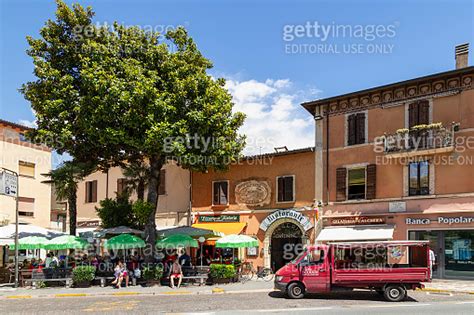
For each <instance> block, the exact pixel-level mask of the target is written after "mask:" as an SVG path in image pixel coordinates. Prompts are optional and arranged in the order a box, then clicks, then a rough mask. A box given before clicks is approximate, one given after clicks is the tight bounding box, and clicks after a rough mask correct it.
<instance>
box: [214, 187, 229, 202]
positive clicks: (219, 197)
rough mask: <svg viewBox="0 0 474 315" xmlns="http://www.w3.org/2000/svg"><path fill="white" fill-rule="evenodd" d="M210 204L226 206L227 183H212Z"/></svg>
mask: <svg viewBox="0 0 474 315" xmlns="http://www.w3.org/2000/svg"><path fill="white" fill-rule="evenodd" d="M212 195H213V199H212V204H213V205H227V204H228V203H229V182H228V181H219V182H213V183H212Z"/></svg>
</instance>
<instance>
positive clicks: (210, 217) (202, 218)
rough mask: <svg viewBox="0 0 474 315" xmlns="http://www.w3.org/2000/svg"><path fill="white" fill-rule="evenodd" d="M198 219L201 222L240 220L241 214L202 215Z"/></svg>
mask: <svg viewBox="0 0 474 315" xmlns="http://www.w3.org/2000/svg"><path fill="white" fill-rule="evenodd" d="M198 220H199V222H201V223H214V222H240V215H238V214H221V215H200V216H199V217H198Z"/></svg>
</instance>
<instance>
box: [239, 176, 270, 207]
mask: <svg viewBox="0 0 474 315" xmlns="http://www.w3.org/2000/svg"><path fill="white" fill-rule="evenodd" d="M270 198H271V188H270V185H269V184H268V182H266V181H257V180H249V181H245V182H241V183H239V184H237V186H235V200H236V202H237V203H238V204H242V205H247V206H252V207H257V206H264V205H267V204H269V203H270Z"/></svg>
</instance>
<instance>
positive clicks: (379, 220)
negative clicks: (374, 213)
mask: <svg viewBox="0 0 474 315" xmlns="http://www.w3.org/2000/svg"><path fill="white" fill-rule="evenodd" d="M367 224H385V217H361V216H355V217H344V218H334V219H331V225H367Z"/></svg>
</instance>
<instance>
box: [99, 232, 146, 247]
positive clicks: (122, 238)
mask: <svg viewBox="0 0 474 315" xmlns="http://www.w3.org/2000/svg"><path fill="white" fill-rule="evenodd" d="M104 247H105V248H107V249H129V248H142V247H145V241H144V240H142V239H141V238H139V237H138V236H135V235H130V234H122V235H118V236H114V237H112V238H110V239H108V240H107V241H105V244H104Z"/></svg>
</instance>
